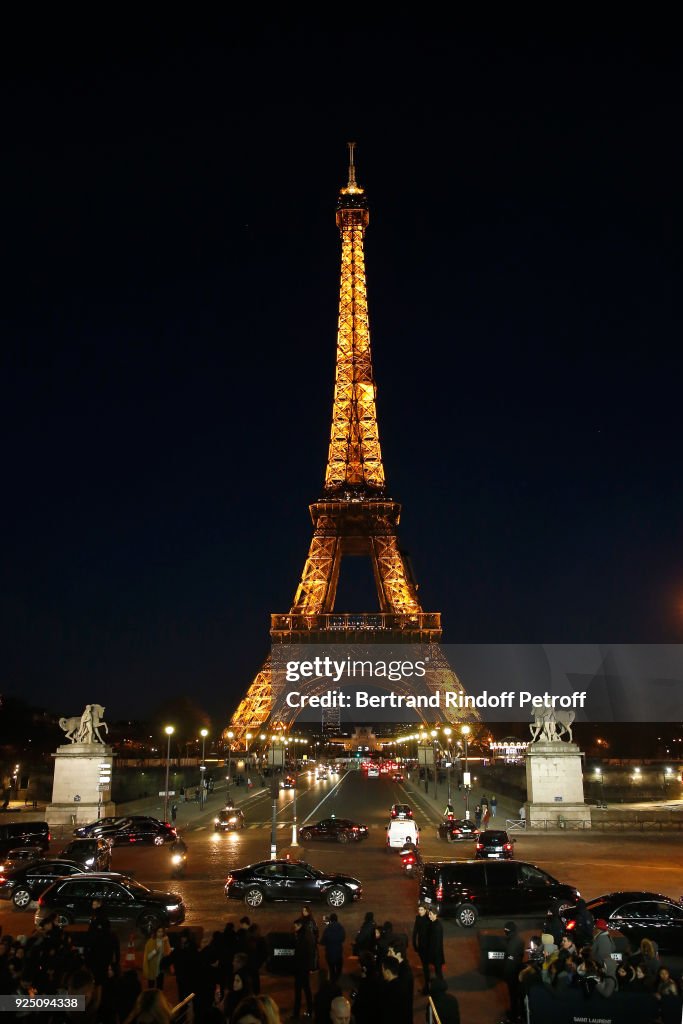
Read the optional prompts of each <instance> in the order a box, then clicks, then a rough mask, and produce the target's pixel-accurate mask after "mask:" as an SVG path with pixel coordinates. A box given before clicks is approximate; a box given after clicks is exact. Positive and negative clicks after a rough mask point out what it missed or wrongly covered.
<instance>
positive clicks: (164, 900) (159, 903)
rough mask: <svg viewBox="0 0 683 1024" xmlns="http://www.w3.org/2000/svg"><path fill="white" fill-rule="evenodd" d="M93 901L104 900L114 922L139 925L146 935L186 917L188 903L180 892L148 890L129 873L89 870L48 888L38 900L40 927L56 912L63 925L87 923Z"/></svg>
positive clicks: (36, 920)
mask: <svg viewBox="0 0 683 1024" xmlns="http://www.w3.org/2000/svg"><path fill="white" fill-rule="evenodd" d="M93 900H101V902H102V904H103V906H104V909H105V911H106V914H107V917H108V918H109V920H110V921H111V923H112V925H114V926H116V925H119V924H125V925H126V926H127V927H131V926H133V927H134V926H137V927H138V928H139V929H140V931H142V932H143V933H144V934H145V935H149V934H151V933H152V932H154V931H155V930H156V929H157V928H158V927H159V926H160V925H163V926H164V927H166V926H167V925H171V924H182V923H183V921H184V920H185V904H184V903H183V898H182V896H180V895H179V894H178V893H173V892H161V891H160V890H158V889H148V888H147V886H145V885H141V884H140V882H136V881H135V879H133V878H129V877H128V876H127V875H121V874H114V873H112V874H104V873H91V872H88V873H87V874H83V875H80V876H79V877H78V878H60V879H58V880H57V881H56V882H54V884H53V885H51V886H50V888H49V889H46V890H45V892H44V893H43V894H42V896H41V897H40V899H39V900H38V909H37V911H36V917H35V922H36V926H38V925H40V923H41V921H42V920H43V919H44V918H45V917H47V916H48V915H49V914H52V913H55V914H56V915H57V920H58V923H59V924H63V925H65V924H81V923H86V922H88V921H89V920H90V916H91V914H92V901H93Z"/></svg>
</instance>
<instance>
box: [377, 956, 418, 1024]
mask: <svg viewBox="0 0 683 1024" xmlns="http://www.w3.org/2000/svg"><path fill="white" fill-rule="evenodd" d="M400 969H401V968H400V964H399V962H398V960H397V959H396V957H394V956H385V957H384V959H383V960H382V978H383V984H382V988H381V990H380V1000H381V1002H380V1007H381V1014H380V1020H386V1021H390V1022H391V1024H413V1004H412V1002H410V1003H409V1002H407V1001H406V998H405V992H404V990H403V988H402V987H401V982H400V981H399V973H400Z"/></svg>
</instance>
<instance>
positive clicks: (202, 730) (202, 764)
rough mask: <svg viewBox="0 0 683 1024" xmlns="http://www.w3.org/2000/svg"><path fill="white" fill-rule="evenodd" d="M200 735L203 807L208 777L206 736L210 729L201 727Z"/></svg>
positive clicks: (200, 794)
mask: <svg viewBox="0 0 683 1024" xmlns="http://www.w3.org/2000/svg"><path fill="white" fill-rule="evenodd" d="M199 735H200V736H201V738H202V763H201V765H200V768H199V807H200V809H201V808H203V807H204V801H205V799H206V784H205V781H204V780H205V779H206V757H205V746H206V737H207V736H208V735H209V730H208V729H200V730H199Z"/></svg>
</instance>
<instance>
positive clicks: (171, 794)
mask: <svg viewBox="0 0 683 1024" xmlns="http://www.w3.org/2000/svg"><path fill="white" fill-rule="evenodd" d="M159 796H175V789H169V791H168V793H167V792H166V790H165V789H162V790H160V791H159Z"/></svg>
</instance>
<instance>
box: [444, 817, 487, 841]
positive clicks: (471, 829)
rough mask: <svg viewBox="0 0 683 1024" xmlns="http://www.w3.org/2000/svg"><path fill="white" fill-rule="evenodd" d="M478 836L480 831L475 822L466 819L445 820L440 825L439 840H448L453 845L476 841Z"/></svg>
mask: <svg viewBox="0 0 683 1024" xmlns="http://www.w3.org/2000/svg"><path fill="white" fill-rule="evenodd" d="M478 835H479V829H478V828H477V826H476V825H475V824H474V822H473V821H468V820H467V819H465V818H444V820H443V821H442V822H441V824H440V825H439V839H448V841H449V842H451V843H458V842H462V840H464V839H476V838H477V837H478Z"/></svg>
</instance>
